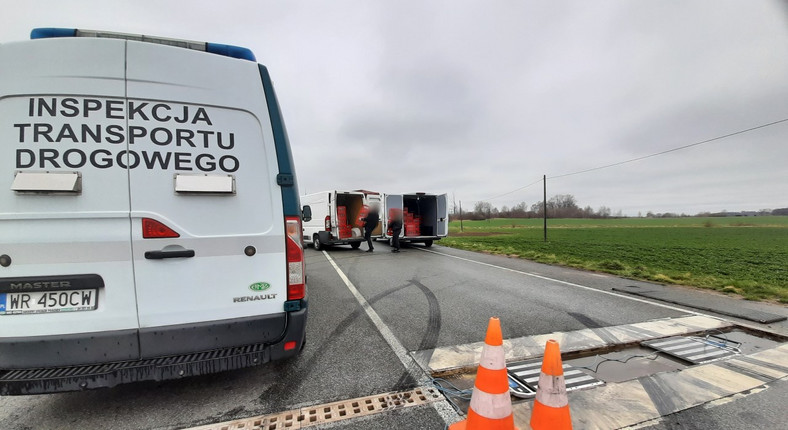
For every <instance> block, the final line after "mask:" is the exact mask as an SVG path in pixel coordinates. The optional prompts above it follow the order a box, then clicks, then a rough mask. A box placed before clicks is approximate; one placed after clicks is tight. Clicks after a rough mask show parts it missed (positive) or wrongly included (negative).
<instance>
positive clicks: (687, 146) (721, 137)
mask: <svg viewBox="0 0 788 430" xmlns="http://www.w3.org/2000/svg"><path fill="white" fill-rule="evenodd" d="M786 121H788V118H785V119H781V120H779V121H774V122H770V123H768V124H761V125H759V126H755V127H751V128H748V129H745V130H739V131H737V132H734V133H728V134H725V135H722V136H717V137H713V138H711V139H706V140H703V141H700V142H695V143H690V144H689V145H684V146H679V147H676V148H673V149H668V150H666V151H661V152H655V153H653V154H649V155H644V156H642V157H637V158H632V159H629V160H624V161H619V162H617V163H612V164H606V165H604V166H598V167H593V168H591V169H585V170H578V171H577V172H572V173H564V174H561V175H556V176H550V177H548V178H547V179H556V178H563V177H565V176H572V175H579V174H581V173H588V172H593V171H595V170H602V169H607V168H608V167H614V166H620V165H622V164H626V163H631V162H633V161H640V160H644V159H646V158H651V157H656V156H658V155H663V154H667V153H669V152H675V151H680V150H682V149H687V148H691V147H693V146H698V145H703V144H704V143H709V142H713V141H715V140H720V139H725V138H726V137H731V136H736V135H737V134H743V133H747V132H749V131H753V130H758V129H759V128H765V127H769V126H772V125H775V124H779V123H781V122H786Z"/></svg>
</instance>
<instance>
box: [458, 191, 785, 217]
mask: <svg viewBox="0 0 788 430" xmlns="http://www.w3.org/2000/svg"><path fill="white" fill-rule="evenodd" d="M544 207H545V205H544V204H543V202H542V201H538V202H536V203H534V204H532V205H531V206H528V204H527V203H526V202H520V203H518V204H516V205H514V206H512V207H508V206H505V205H504V206H501V208H500V209H499V208H498V207H495V206H493V205H492V204H490V203H489V202H484V201H481V202H476V204H474V206H473V209H472V210H468V209H465V210H463V211H462V216H461V215H460V209H459V207H458V206H457V204H456V201H455V203H454V205H453V208H452V209H453V210H452V219H455V220H458V219H464V220H484V219H491V218H543V217H544ZM766 215H788V208H780V209H774V210H771V209H762V210H760V211H742V212H728V211H722V212H718V213H710V212H703V213H699V214H696V215H687V214H684V213H681V214H677V213H673V212H665V213H654V212H651V211H648V212H646V215H645V216H646V218H680V217H689V216H697V217H709V216H720V217H721V216H766ZM642 216H643V215H642V214H641V213H638V217H642ZM547 217H548V218H623V217H624V215H623V214H622V213H621V211H620V210H618V211H616V212H615V213H612V211H611V209H610V208H609V207H607V206H600V207H599V208H597V209H596V210H594V208H592V207H591V206H586V207H583V208H581V207H580V206H579V205H578V204H577V199H576V198H575V196H573V195H571V194H558V195H556V196H553V197H551V198H550V199H549V200H548V201H547Z"/></svg>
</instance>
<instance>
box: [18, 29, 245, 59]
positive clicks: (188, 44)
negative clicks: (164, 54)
mask: <svg viewBox="0 0 788 430" xmlns="http://www.w3.org/2000/svg"><path fill="white" fill-rule="evenodd" d="M56 37H103V38H111V39H124V40H135V41H138V42H147V43H158V44H161V45H168V46H175V47H179V48H187V49H194V50H197V51H203V52H209V53H211V54H217V55H223V56H225V57H231V58H238V59H241V60H248V61H254V62H257V58H256V57H255V56H254V53H253V52H252V50H250V49H249V48H244V47H241V46H235V45H225V44H222V43H211V42H197V41H194V40H186V39H169V38H166V37H156V36H146V35H143V34H129V33H115V32H111V31H96V30H80V29H76V28H56V27H41V28H34V29H33V31H31V32H30V38H31V39H50V38H56Z"/></svg>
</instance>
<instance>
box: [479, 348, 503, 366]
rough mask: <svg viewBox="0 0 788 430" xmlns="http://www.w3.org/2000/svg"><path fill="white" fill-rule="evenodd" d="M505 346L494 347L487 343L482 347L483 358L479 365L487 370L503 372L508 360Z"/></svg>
mask: <svg viewBox="0 0 788 430" xmlns="http://www.w3.org/2000/svg"><path fill="white" fill-rule="evenodd" d="M504 356H505V352H504V350H503V346H492V345H487V344H486V343H485V344H484V346H483V347H482V357H481V358H480V359H479V365H480V366H482V367H484V368H485V369H490V370H501V369H505V368H506V359H505V358H504Z"/></svg>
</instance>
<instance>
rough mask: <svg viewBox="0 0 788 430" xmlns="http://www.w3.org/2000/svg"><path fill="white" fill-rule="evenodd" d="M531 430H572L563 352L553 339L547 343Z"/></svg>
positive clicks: (532, 413)
mask: <svg viewBox="0 0 788 430" xmlns="http://www.w3.org/2000/svg"><path fill="white" fill-rule="evenodd" d="M531 428H532V429H534V430H542V429H551V430H572V417H571V416H570V415H569V399H568V398H567V396H566V383H565V382H564V366H563V364H562V363H561V350H560V348H559V347H558V342H556V341H554V340H552V339H550V340H548V341H547V345H546V346H545V350H544V358H543V359H542V372H541V373H540V374H539V386H538V387H537V389H536V399H535V400H534V406H533V409H532V412H531Z"/></svg>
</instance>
